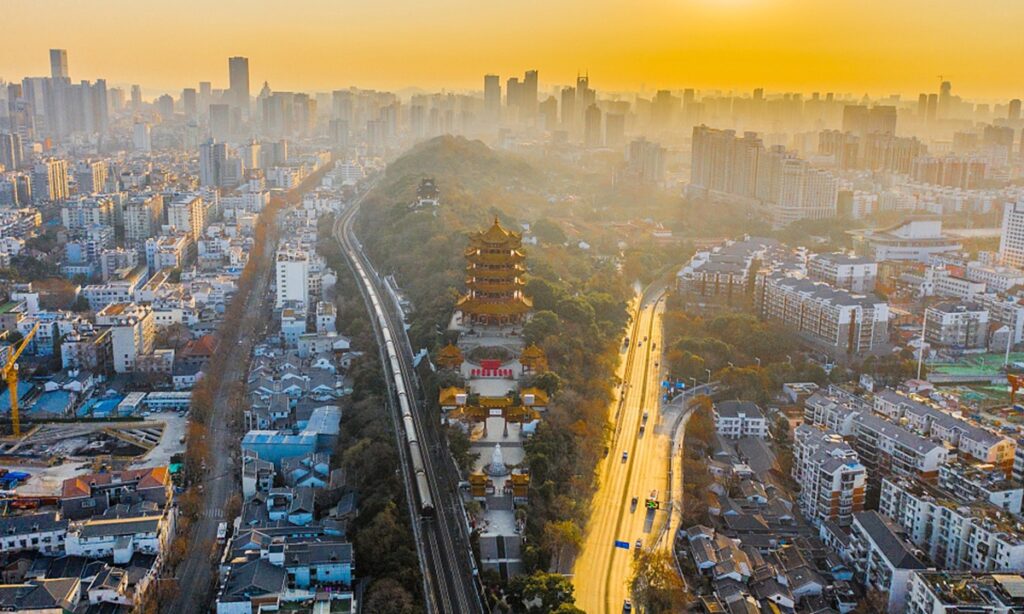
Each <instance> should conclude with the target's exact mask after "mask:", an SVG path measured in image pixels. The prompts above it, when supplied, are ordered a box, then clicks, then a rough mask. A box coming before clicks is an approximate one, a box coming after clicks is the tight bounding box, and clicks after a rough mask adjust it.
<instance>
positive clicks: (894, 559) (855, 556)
mask: <svg viewBox="0 0 1024 614" xmlns="http://www.w3.org/2000/svg"><path fill="white" fill-rule="evenodd" d="M849 539H850V545H849V548H848V551H849V556H850V559H851V560H852V562H853V568H854V577H855V578H856V579H857V581H858V582H860V583H861V584H862V585H864V586H866V587H869V588H871V589H874V590H876V591H879V592H880V593H881V594H883V595H885V596H886V598H887V603H886V610H887V611H888V612H892V613H896V612H900V611H902V608H903V606H904V604H905V603H906V599H907V592H908V585H909V582H910V577H911V575H912V574H913V572H914V571H916V570H919V569H925V565H924V563H922V562H921V561H920V560H918V558H917V557H916V556H914V548H913V546H912V545H911V544H909V543H908V541H907V539H906V536H905V535H904V534H903V532H902V530H901V529H899V528H898V527H896V526H894V525H893V524H892V523H891V522H890V521H889V519H887V518H886V517H885V516H882V515H881V514H879V513H878V512H874V511H870V512H858V513H856V514H854V517H853V525H852V526H851V527H850V538H849Z"/></svg>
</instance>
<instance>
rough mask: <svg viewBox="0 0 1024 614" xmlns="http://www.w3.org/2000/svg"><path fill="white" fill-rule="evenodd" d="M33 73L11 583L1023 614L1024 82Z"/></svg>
mask: <svg viewBox="0 0 1024 614" xmlns="http://www.w3.org/2000/svg"><path fill="white" fill-rule="evenodd" d="M254 65H255V62H254ZM71 66H73V64H72V65H71ZM49 67H50V74H49V76H43V77H34V76H26V77H23V78H20V79H16V78H13V75H11V74H3V75H2V76H3V79H0V331H2V332H0V370H2V375H3V380H4V384H5V386H6V388H7V390H6V392H3V393H0V431H2V432H0V573H2V575H3V578H2V580H3V581H2V583H0V611H12V612H40V613H60V612H76V613H81V614H113V613H121V612H124V613H134V612H140V613H151V612H216V613H217V614H265V613H269V612H296V613H298V612H309V613H311V614H330V613H353V614H354V613H357V612H365V613H366V614H410V613H412V612H420V611H426V612H431V613H434V612H438V613H449V612H451V613H458V614H464V613H468V614H473V613H477V612H480V613H483V612H511V613H515V614H520V613H529V614H537V613H548V612H553V613H557V614H573V613H577V614H578V613H581V612H589V613H591V614H596V613H606V614H607V613H612V612H615V613H619V612H622V613H627V612H633V611H636V612H652V613H653V612H695V613H696V612H703V613H705V614H758V613H762V612H763V613H765V614H829V613H833V612H834V613H838V614H847V613H849V612H857V613H860V612H887V613H893V614H896V613H902V612H907V613H910V614H945V613H949V614H968V613H970V614H1010V613H1024V418H1022V416H1024V401H1021V402H1020V403H1018V399H1017V394H1018V393H1020V392H1021V390H1020V389H1021V388H1022V387H1024V118H1022V115H1021V101H1020V100H1019V99H1017V98H1013V99H1009V100H1002V101H1000V102H993V101H987V100H986V101H982V100H977V101H975V100H973V99H969V98H967V97H966V96H964V97H961V96H960V95H959V94H954V93H953V89H952V84H951V81H950V80H949V78H943V79H941V80H940V85H939V88H938V91H937V92H936V93H930V92H925V93H921V94H920V95H919V96H917V97H914V98H912V99H911V98H901V97H900V96H899V95H896V94H893V95H890V96H868V95H864V96H854V95H851V94H842V93H839V92H814V93H812V94H809V95H806V94H800V93H797V92H789V91H774V92H771V91H765V90H764V89H761V88H758V89H753V90H752V91H750V92H747V91H746V90H744V91H743V92H738V91H718V90H713V89H691V88H683V89H679V90H674V89H673V90H668V89H665V90H659V91H656V92H646V93H645V92H643V91H640V92H629V93H625V92H621V91H616V90H614V89H612V88H610V87H609V88H608V89H606V90H602V91H600V92H599V91H598V90H597V89H596V88H597V82H598V77H597V75H595V76H594V79H593V81H592V80H591V77H590V74H589V73H586V72H582V73H580V74H578V75H577V76H576V78H575V81H573V82H571V83H570V84H568V85H560V84H556V83H551V84H546V83H542V84H539V73H538V71H537V70H528V71H526V72H525V73H524V74H523V76H522V77H519V76H511V77H508V78H507V80H505V81H504V82H503V81H502V80H501V79H500V78H499V76H498V75H494V74H488V75H486V76H485V77H484V80H483V84H482V85H483V89H482V90H480V89H479V88H476V89H465V90H450V89H447V90H444V91H437V92H432V93H428V92H426V91H424V90H408V89H406V90H401V91H397V92H391V91H384V90H377V89H361V88H356V87H349V88H347V89H334V90H330V91H315V92H311V93H304V92H295V91H286V90H281V91H278V90H275V89H273V88H272V86H271V83H270V82H269V81H263V83H262V84H261V85H260V86H259V87H258V88H256V87H250V71H249V59H248V58H247V57H240V56H236V57H231V58H229V60H228V72H227V77H228V84H229V85H228V87H227V88H222V87H214V83H216V82H215V81H201V82H198V83H197V84H195V85H196V87H191V86H189V87H185V88H184V89H181V90H180V91H173V92H169V93H164V92H163V91H161V92H152V91H149V90H144V89H143V87H142V86H141V85H133V84H123V83H115V82H113V81H112V82H111V83H110V84H109V85H108V82H107V80H106V79H103V78H94V79H93V80H77V81H76V80H72V79H71V72H70V69H69V52H68V51H67V50H64V49H51V50H50V54H49ZM6 68H7V67H6V66H4V65H3V61H2V60H0V71H3V70H5V69H6ZM257 72H258V71H257ZM76 76H77V72H76ZM4 79H7V80H4ZM255 83H258V82H254V84H255Z"/></svg>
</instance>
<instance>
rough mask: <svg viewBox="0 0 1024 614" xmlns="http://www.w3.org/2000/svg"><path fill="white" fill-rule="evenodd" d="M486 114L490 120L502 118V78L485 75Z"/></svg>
mask: <svg viewBox="0 0 1024 614" xmlns="http://www.w3.org/2000/svg"><path fill="white" fill-rule="evenodd" d="M484 115H485V116H486V117H487V120H488V121H492V122H494V121H498V120H499V119H501V78H500V77H499V76H498V75H484Z"/></svg>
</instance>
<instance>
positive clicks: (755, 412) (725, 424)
mask: <svg viewBox="0 0 1024 614" xmlns="http://www.w3.org/2000/svg"><path fill="white" fill-rule="evenodd" d="M714 417H715V430H716V431H718V434H719V435H721V436H722V437H725V438H727V439H739V438H740V437H755V438H757V439H764V438H765V437H767V436H768V420H767V419H766V418H765V417H764V412H762V411H761V408H760V407H758V406H757V404H756V403H753V402H751V401H722V402H720V403H716V404H715V406H714Z"/></svg>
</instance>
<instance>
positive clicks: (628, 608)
mask: <svg viewBox="0 0 1024 614" xmlns="http://www.w3.org/2000/svg"><path fill="white" fill-rule="evenodd" d="M622 611H623V612H632V611H633V604H632V603H631V602H630V601H629V599H626V600H625V601H623V602H622Z"/></svg>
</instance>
